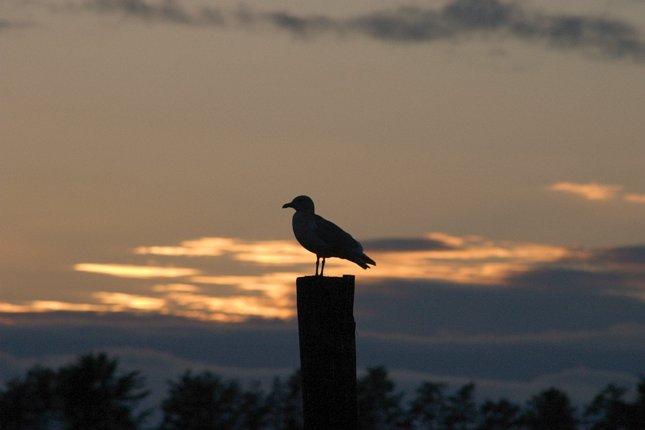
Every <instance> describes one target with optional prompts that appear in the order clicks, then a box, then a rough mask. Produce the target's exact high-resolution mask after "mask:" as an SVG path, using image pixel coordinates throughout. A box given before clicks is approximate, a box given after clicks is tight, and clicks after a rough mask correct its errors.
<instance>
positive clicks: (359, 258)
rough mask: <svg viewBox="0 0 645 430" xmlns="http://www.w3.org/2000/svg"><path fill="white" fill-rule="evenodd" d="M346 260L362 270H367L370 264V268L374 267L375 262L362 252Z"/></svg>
mask: <svg viewBox="0 0 645 430" xmlns="http://www.w3.org/2000/svg"><path fill="white" fill-rule="evenodd" d="M348 260H349V261H351V262H353V263H356V264H358V265H359V266H361V267H362V268H363V269H369V268H370V266H369V265H370V264H371V265H372V266H376V262H375V261H374V260H372V259H371V258H369V257H368V256H367V255H365V253H363V252H361V253H360V254H357V255H354V256H352V258H349V259H348Z"/></svg>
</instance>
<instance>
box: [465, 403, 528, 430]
mask: <svg viewBox="0 0 645 430" xmlns="http://www.w3.org/2000/svg"><path fill="white" fill-rule="evenodd" d="M520 411H521V408H520V407H519V406H518V405H515V404H513V403H511V402H509V401H508V400H505V399H502V400H498V401H496V402H493V401H491V400H486V401H485V402H484V403H483V404H482V405H481V406H480V408H479V423H478V425H477V427H476V429H477V430H519V429H520V428H522V427H521V414H520Z"/></svg>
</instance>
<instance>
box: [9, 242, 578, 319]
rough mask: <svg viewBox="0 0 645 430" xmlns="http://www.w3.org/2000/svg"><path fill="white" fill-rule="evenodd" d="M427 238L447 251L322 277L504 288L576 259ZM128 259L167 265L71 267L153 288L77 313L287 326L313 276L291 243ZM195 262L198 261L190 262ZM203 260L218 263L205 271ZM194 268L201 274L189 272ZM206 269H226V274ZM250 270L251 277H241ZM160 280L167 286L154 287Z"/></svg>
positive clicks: (339, 266)
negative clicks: (299, 282) (302, 279)
mask: <svg viewBox="0 0 645 430" xmlns="http://www.w3.org/2000/svg"><path fill="white" fill-rule="evenodd" d="M425 238H426V239H427V240H431V241H435V242H440V243H443V244H446V245H447V246H446V247H419V248H418V249H414V248H412V249H396V248H394V249H387V248H383V249H381V250H374V251H370V250H369V248H368V249H366V252H367V253H368V254H369V255H370V256H372V257H373V258H374V259H375V260H376V261H377V263H378V266H376V267H375V268H372V269H370V270H366V271H363V270H361V269H359V268H358V267H357V266H355V265H354V264H353V263H350V262H348V261H345V260H339V259H330V260H329V261H328V262H327V273H328V274H329V275H334V274H337V275H339V274H341V273H357V274H360V275H359V276H360V277H361V278H362V279H365V280H373V281H376V280H385V279H389V280H397V279H406V280H409V279H416V280H431V281H437V282H448V283H453V284H468V285H504V283H505V280H506V279H508V278H509V277H511V276H513V275H516V274H518V273H521V272H523V271H526V270H530V269H531V268H532V267H535V266H536V265H540V264H546V263H550V262H554V261H558V260H561V259H564V258H570V257H575V256H577V255H578V253H577V252H576V251H574V250H571V249H568V248H565V247H560V246H551V245H544V244H535V243H518V242H496V241H491V240H486V239H484V238H481V237H477V236H466V237H459V236H452V235H447V234H444V233H437V232H434V233H429V234H427V235H426V236H425ZM133 254H134V255H139V256H163V257H164V258H165V259H167V260H170V261H171V262H172V263H173V265H172V266H163V267H162V266H158V265H145V264H140V265H126V264H100V263H81V264H77V265H76V266H74V269H75V270H77V271H83V272H90V273H96V274H101V275H107V276H114V277H120V278H123V279H133V278H134V279H142V280H146V279H149V280H154V281H157V282H155V283H151V284H150V285H149V286H148V290H147V291H145V292H143V293H141V292H140V289H141V285H139V286H138V289H139V290H138V291H139V292H138V293H137V294H132V293H131V292H128V291H116V292H114V291H112V292H106V291H98V292H94V293H92V294H91V295H90V296H91V300H89V301H90V304H88V305H87V308H86V309H83V310H95V311H100V312H153V313H161V314H169V315H177V316H182V317H187V318H195V319H202V320H211V321H221V322H239V321H244V320H246V319H249V318H269V319H271V318H276V319H290V318H294V317H295V283H296V278H297V277H298V276H302V275H307V274H309V275H311V274H313V269H314V261H315V257H314V256H313V255H312V254H311V253H309V252H307V251H306V250H304V249H303V248H302V247H301V246H300V245H298V243H297V242H296V241H295V240H255V241H254V240H243V239H238V238H227V237H203V238H197V239H193V240H187V241H183V242H180V243H179V244H176V245H162V246H157V245H155V246H141V247H137V248H135V249H134V250H133ZM195 257H202V258H201V259H200V260H194V258H195ZM204 258H208V259H212V261H213V263H215V262H218V264H212V265H211V264H208V265H205V264H204ZM197 264H198V265H199V266H200V267H201V269H197V268H195V267H194V266H195V265H197ZM249 266H250V268H251V269H249ZM204 267H206V268H204ZM208 267H218V268H221V267H224V268H226V269H225V270H226V272H225V273H221V272H220V271H221V269H219V270H215V269H209V268H208ZM285 269H287V270H285ZM249 270H253V271H255V272H256V274H239V273H248V271H249ZM257 272H259V273H257ZM163 278H166V279H169V280H172V281H173V282H168V283H165V282H162V283H159V282H158V281H159V280H160V279H163ZM7 306H8V307H7ZM15 306H19V305H15ZM22 306H23V307H21V308H14V311H21V310H22V311H27V309H30V310H33V309H54V308H58V309H67V310H73V309H75V306H79V305H73V304H67V303H64V302H55V303H53V302H52V303H49V304H43V303H40V304H36V303H29V304H27V305H22ZM5 309H7V311H10V309H11V306H9V305H5ZM78 309H79V310H81V308H78ZM2 310H3V307H2V305H0V311H2Z"/></svg>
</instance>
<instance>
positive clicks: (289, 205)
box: [282, 202, 293, 209]
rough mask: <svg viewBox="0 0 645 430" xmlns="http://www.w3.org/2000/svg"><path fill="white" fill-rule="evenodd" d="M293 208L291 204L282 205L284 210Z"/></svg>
mask: <svg viewBox="0 0 645 430" xmlns="http://www.w3.org/2000/svg"><path fill="white" fill-rule="evenodd" d="M292 207H293V206H291V202H289V203H285V204H283V205H282V209H284V208H292Z"/></svg>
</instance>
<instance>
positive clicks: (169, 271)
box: [74, 263, 199, 279]
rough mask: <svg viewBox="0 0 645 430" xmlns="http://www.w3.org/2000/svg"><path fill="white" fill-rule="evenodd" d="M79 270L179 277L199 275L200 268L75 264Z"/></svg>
mask: <svg viewBox="0 0 645 430" xmlns="http://www.w3.org/2000/svg"><path fill="white" fill-rule="evenodd" d="M74 270H76V271H78V272H90V273H98V274H102V275H110V276H117V277H120V278H141V279H154V278H177V277H182V276H191V275H197V274H198V273H199V271H198V270H195V269H189V268H180V267H159V266H147V265H146V266H143V265H142V266H136V265H129V264H103V263H79V264H76V265H75V266H74Z"/></svg>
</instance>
